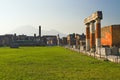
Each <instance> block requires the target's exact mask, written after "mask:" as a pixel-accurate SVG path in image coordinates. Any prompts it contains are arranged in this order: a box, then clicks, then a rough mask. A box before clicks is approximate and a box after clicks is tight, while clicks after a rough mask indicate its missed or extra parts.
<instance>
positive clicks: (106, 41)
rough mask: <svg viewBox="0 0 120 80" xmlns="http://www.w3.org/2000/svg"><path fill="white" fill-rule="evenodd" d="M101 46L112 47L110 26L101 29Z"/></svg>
mask: <svg viewBox="0 0 120 80" xmlns="http://www.w3.org/2000/svg"><path fill="white" fill-rule="evenodd" d="M101 45H102V46H111V45H112V32H111V26H106V27H103V28H101Z"/></svg>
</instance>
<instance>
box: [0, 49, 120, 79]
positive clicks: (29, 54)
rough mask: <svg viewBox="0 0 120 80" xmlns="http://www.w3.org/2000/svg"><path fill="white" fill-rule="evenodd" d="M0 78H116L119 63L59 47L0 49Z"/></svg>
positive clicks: (118, 72)
mask: <svg viewBox="0 0 120 80" xmlns="http://www.w3.org/2000/svg"><path fill="white" fill-rule="evenodd" d="M0 80H120V64H115V63H112V62H106V61H100V60H96V59H94V58H92V57H89V56H85V55H83V54H79V53H77V52H73V51H70V50H68V49H65V48H62V47H20V48H18V49H11V48H7V47H6V48H0Z"/></svg>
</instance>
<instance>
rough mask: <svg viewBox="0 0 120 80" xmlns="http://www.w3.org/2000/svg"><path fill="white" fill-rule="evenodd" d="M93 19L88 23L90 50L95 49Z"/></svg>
mask: <svg viewBox="0 0 120 80" xmlns="http://www.w3.org/2000/svg"><path fill="white" fill-rule="evenodd" d="M94 23H95V21H91V23H90V48H91V52H94V51H95V24H94Z"/></svg>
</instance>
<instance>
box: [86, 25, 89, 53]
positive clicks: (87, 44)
mask: <svg viewBox="0 0 120 80" xmlns="http://www.w3.org/2000/svg"><path fill="white" fill-rule="evenodd" d="M89 50H90V24H86V51H89Z"/></svg>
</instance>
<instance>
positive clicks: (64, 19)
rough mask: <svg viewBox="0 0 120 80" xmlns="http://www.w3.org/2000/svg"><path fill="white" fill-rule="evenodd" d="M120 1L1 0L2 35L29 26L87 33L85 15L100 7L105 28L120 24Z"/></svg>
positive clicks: (0, 30)
mask: <svg viewBox="0 0 120 80" xmlns="http://www.w3.org/2000/svg"><path fill="white" fill-rule="evenodd" d="M119 4H120V0H0V28H1V29H0V34H6V33H8V32H9V31H11V30H14V29H15V28H17V27H21V26H28V25H29V26H33V27H35V28H38V26H39V25H41V26H42V29H44V30H49V29H55V30H57V31H59V32H62V33H65V34H69V33H83V32H85V25H84V18H86V17H88V16H89V15H91V14H92V13H94V12H95V11H97V10H100V11H103V20H102V27H103V26H107V25H112V24H120V9H119V8H120V5H119ZM13 33H14V32H13Z"/></svg>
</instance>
